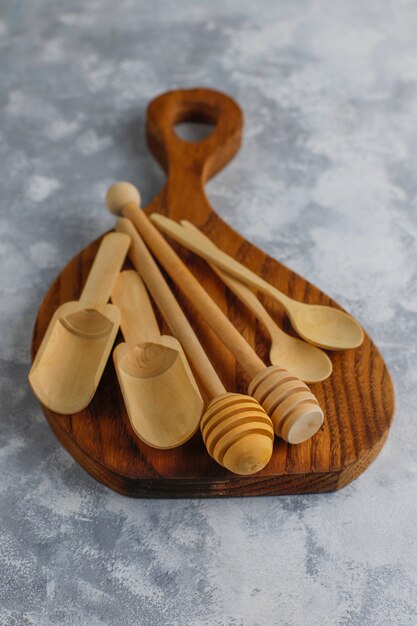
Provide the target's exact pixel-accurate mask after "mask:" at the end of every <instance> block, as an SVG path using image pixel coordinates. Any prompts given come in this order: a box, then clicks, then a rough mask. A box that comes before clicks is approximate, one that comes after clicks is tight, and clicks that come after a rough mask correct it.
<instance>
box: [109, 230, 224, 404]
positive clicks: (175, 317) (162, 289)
mask: <svg viewBox="0 0 417 626" xmlns="http://www.w3.org/2000/svg"><path fill="white" fill-rule="evenodd" d="M116 230H117V231H118V232H120V233H126V234H128V235H129V236H130V238H131V240H132V244H131V247H130V250H129V257H130V260H131V261H132V263H133V265H134V266H135V268H136V269H137V271H138V272H139V273H140V275H141V276H142V278H143V280H144V282H145V284H146V286H147V288H148V289H149V291H150V293H151V295H152V297H153V299H154V301H155V303H156V304H157V306H158V308H159V310H160V311H161V313H162V315H163V317H164V319H165V320H166V322H167V324H168V326H169V327H170V328H171V330H172V332H173V334H174V335H175V337H176V338H177V339H178V340H179V341H180V343H181V345H182V347H183V348H184V350H185V352H186V353H187V356H188V358H189V359H190V361H191V363H192V365H193V367H194V370H195V371H196V372H197V374H198V376H199V378H200V380H201V381H202V382H203V384H204V386H205V388H206V389H207V391H208V393H209V394H210V396H211V397H215V396H217V395H220V394H222V393H224V392H225V388H224V385H223V384H222V382H221V380H220V378H219V377H218V376H217V374H216V371H215V370H214V368H213V366H212V364H211V363H210V361H209V359H208V357H207V355H206V353H205V352H204V350H203V348H202V346H201V344H200V342H199V340H198V339H197V336H196V334H195V333H194V331H193V329H192V328H191V325H190V323H189V321H188V320H187V318H186V317H185V315H184V313H183V311H182V309H181V307H180V305H179V304H178V302H177V301H176V299H175V297H174V295H173V293H172V292H171V290H170V288H169V287H168V285H167V283H166V281H165V279H164V277H163V276H162V274H161V272H160V270H159V268H158V266H157V264H156V262H155V261H154V259H153V257H152V255H151V253H150V252H149V250H148V248H147V247H146V246H145V244H144V242H143V241H142V239H141V237H140V235H139V234H138V233H137V231H136V229H135V227H134V226H133V224H132V223H131V222H130V221H129V220H128V219H125V218H120V219H119V220H118V221H117V223H116Z"/></svg>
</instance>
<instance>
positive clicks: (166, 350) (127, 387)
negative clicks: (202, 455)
mask: <svg viewBox="0 0 417 626" xmlns="http://www.w3.org/2000/svg"><path fill="white" fill-rule="evenodd" d="M111 297H112V301H113V303H114V304H115V305H116V306H117V307H118V309H119V310H120V314H121V320H120V326H121V329H122V333H123V336H124V338H125V340H126V343H120V344H119V345H118V346H117V347H116V348H115V350H114V352H113V359H114V364H115V367H116V372H117V378H118V380H119V384H120V388H121V390H122V393H123V399H124V401H125V405H126V410H127V414H128V416H129V420H130V423H131V425H132V428H133V430H134V431H135V433H136V435H137V436H138V437H139V438H140V439H141V440H142V441H144V442H145V443H146V444H148V445H149V446H152V447H153V448H159V449H167V448H175V447H177V446H180V445H181V444H183V443H185V442H186V441H188V439H190V438H191V437H192V436H193V435H194V433H195V432H196V430H197V428H198V426H199V423H200V417H201V413H202V410H203V399H202V397H201V394H200V392H199V389H198V387H197V383H196V382H195V380H194V376H193V374H192V372H191V370H190V366H189V365H188V363H187V359H186V358H185V354H184V352H183V349H182V347H181V345H180V343H179V342H178V340H177V339H175V337H170V336H168V335H164V336H161V333H160V332H159V328H158V324H157V321H156V318H155V314H154V312H153V309H152V305H151V302H150V300H149V296H148V293H147V291H146V288H145V285H144V284H143V282H142V280H141V278H140V276H139V274H138V273H137V272H135V271H134V270H127V271H125V272H122V273H121V274H120V275H119V278H118V279H117V282H116V284H115V286H114V289H113V292H112V296H111Z"/></svg>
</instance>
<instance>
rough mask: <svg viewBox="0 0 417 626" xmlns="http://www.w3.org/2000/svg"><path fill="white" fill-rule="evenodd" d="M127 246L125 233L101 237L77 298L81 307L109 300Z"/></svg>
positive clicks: (99, 305)
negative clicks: (79, 295) (85, 280)
mask: <svg viewBox="0 0 417 626" xmlns="http://www.w3.org/2000/svg"><path fill="white" fill-rule="evenodd" d="M129 246H130V237H129V236H128V235H126V234H125V233H109V234H108V235H105V236H104V237H103V239H102V240H101V243H100V247H99V249H98V252H97V254H96V257H95V259H94V262H93V265H92V266H91V269H90V272H89V274H88V278H87V282H86V283H85V285H84V289H83V291H82V293H81V297H80V299H79V302H80V304H81V305H82V306H83V307H85V308H86V309H98V308H100V307H101V306H104V305H105V304H106V303H107V302H108V301H109V299H110V296H111V292H112V290H113V287H114V283H115V282H116V280H117V277H118V275H119V273H120V270H121V269H122V266H123V263H124V260H125V258H126V254H127V251H128V249H129Z"/></svg>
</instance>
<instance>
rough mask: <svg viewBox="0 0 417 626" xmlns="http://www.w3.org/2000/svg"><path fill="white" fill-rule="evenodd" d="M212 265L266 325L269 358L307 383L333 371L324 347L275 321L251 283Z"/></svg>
mask: <svg viewBox="0 0 417 626" xmlns="http://www.w3.org/2000/svg"><path fill="white" fill-rule="evenodd" d="M181 224H182V226H183V227H184V228H185V229H186V230H187V232H188V233H189V234H188V236H189V238H190V239H193V240H195V241H196V242H199V241H200V242H201V243H202V244H206V245H207V246H212V248H213V249H214V250H217V246H215V245H214V244H213V242H212V241H211V239H209V238H208V237H207V236H206V235H204V233H202V232H201V230H200V229H199V228H197V226H194V224H191V222H188V221H187V220H182V221H181ZM210 267H211V268H212V270H213V271H214V272H215V273H216V274H217V275H218V276H219V278H221V280H222V281H223V282H224V283H225V284H226V285H227V286H228V287H229V289H230V290H231V291H232V292H233V293H234V294H235V295H236V296H237V297H238V298H239V299H240V300H241V301H242V302H243V303H244V304H245V305H246V306H247V307H248V309H249V310H250V311H251V312H252V313H253V314H254V315H255V317H257V318H258V319H259V320H260V321H261V322H262V323H263V325H264V326H265V328H266V329H267V331H268V333H269V334H270V336H271V348H270V351H269V360H270V361H271V363H272V365H280V366H281V367H284V368H285V369H286V370H288V371H290V372H293V374H295V375H296V376H298V377H299V378H301V380H303V381H304V382H305V383H317V382H320V381H322V380H325V379H326V378H328V377H329V376H330V374H331V373H332V362H331V360H330V359H329V357H328V356H327V354H326V353H325V352H323V350H321V349H320V348H317V347H316V346H313V345H311V344H310V343H307V342H306V341H303V340H302V339H297V338H296V337H292V336H291V335H287V333H285V332H284V331H283V330H281V328H280V327H279V326H278V325H277V324H276V323H275V321H274V320H273V319H272V317H271V316H270V315H269V313H268V311H267V310H266V309H265V307H264V306H263V305H262V304H261V302H260V301H259V299H258V298H257V297H256V295H255V294H254V293H253V291H252V290H251V289H249V287H247V286H246V285H244V284H243V283H241V282H240V280H237V279H236V278H233V276H231V275H230V274H227V273H226V272H223V271H222V270H221V269H219V268H218V267H216V266H215V265H214V264H213V263H210Z"/></svg>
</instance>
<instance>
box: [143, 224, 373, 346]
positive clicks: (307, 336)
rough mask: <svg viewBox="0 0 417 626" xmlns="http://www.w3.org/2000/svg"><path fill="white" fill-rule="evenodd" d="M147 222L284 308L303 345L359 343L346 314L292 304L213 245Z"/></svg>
mask: <svg viewBox="0 0 417 626" xmlns="http://www.w3.org/2000/svg"><path fill="white" fill-rule="evenodd" d="M151 220H152V221H153V223H154V224H156V225H157V227H158V228H159V229H160V230H161V231H162V232H163V233H165V234H166V235H169V236H170V237H172V239H175V241H177V242H179V243H181V244H182V245H183V246H184V247H185V248H187V249H188V250H191V251H192V252H194V253H196V254H198V255H199V256H201V257H202V258H203V259H205V260H206V261H208V262H209V263H213V264H214V265H216V266H217V267H219V268H220V269H221V270H223V271H224V272H227V273H228V274H231V275H232V276H234V277H235V278H237V279H238V280H240V281H242V282H244V283H246V284H248V285H249V286H250V287H252V288H254V289H257V290H258V291H261V292H262V293H265V294H267V295H268V296H270V297H271V298H274V299H275V300H276V301H277V302H279V303H280V304H281V305H282V306H283V307H284V309H285V311H286V313H287V315H288V317H289V319H290V322H291V324H292V326H293V328H294V330H295V331H296V332H297V333H298V334H299V335H300V337H302V338H303V339H304V340H305V341H308V342H309V343H312V344H313V345H315V346H318V347H320V348H325V349H327V350H346V349H348V348H357V347H358V346H360V345H361V343H362V342H363V339H364V334H363V330H362V328H361V327H360V326H359V324H358V322H357V321H356V320H355V319H353V317H351V316H350V315H348V314H347V313H344V312H343V311H339V310H338V309H335V308H333V307H329V306H324V305H322V304H307V303H306V302H299V301H298V300H293V299H292V298H290V297H289V296H287V295H285V294H284V293H282V291H279V289H277V288H276V287H273V286H272V285H271V284H270V283H268V282H266V281H265V280H263V279H262V278H261V277H260V276H257V275H256V274H255V273H254V272H252V271H251V270H250V269H248V268H247V267H245V266H244V265H242V264H241V263H239V261H236V259H233V258H232V257H231V256H229V255H228V254H226V253H225V252H223V250H220V248H217V246H215V247H216V249H215V250H214V248H213V246H214V244H212V245H210V246H209V245H207V244H206V243H205V242H202V241H200V240H199V241H197V240H196V239H194V238H193V237H191V236H190V233H189V231H188V230H186V229H184V227H183V226H182V225H181V224H178V223H177V222H175V221H174V220H171V219H169V218H167V217H165V216H164V215H159V214H157V213H153V214H152V215H151Z"/></svg>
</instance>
